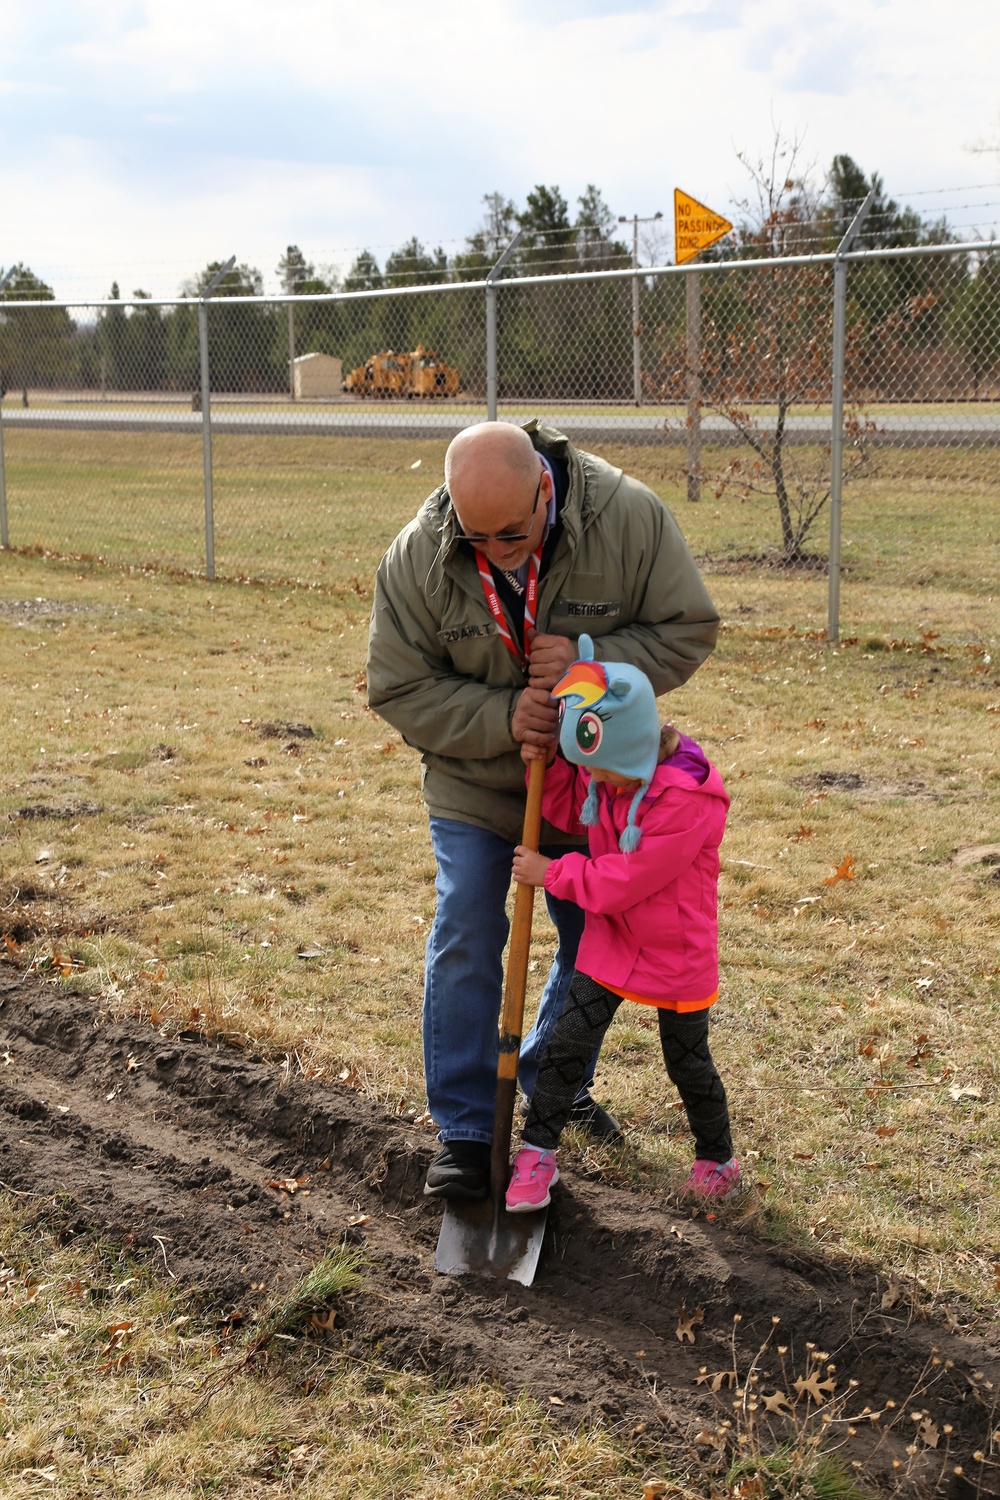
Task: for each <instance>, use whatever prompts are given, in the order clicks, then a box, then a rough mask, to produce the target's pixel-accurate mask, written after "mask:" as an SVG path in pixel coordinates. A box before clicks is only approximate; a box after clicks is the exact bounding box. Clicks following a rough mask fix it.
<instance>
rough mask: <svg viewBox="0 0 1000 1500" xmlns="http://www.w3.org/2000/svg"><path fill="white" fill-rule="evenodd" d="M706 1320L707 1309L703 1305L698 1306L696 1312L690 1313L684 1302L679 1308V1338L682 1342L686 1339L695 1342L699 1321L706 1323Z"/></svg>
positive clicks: (691, 1342)
mask: <svg viewBox="0 0 1000 1500" xmlns="http://www.w3.org/2000/svg"><path fill="white" fill-rule="evenodd" d="M704 1321H705V1309H704V1308H703V1307H696V1308H695V1310H694V1312H693V1313H691V1314H690V1315H689V1314H688V1312H687V1309H686V1308H685V1306H684V1304H683V1302H682V1303H681V1305H680V1307H679V1308H678V1309H677V1338H678V1340H679V1341H680V1343H682V1344H683V1342H684V1340H685V1339H687V1341H688V1343H690V1344H693V1343H694V1330H695V1329H696V1328H697V1326H698V1324H699V1323H704Z"/></svg>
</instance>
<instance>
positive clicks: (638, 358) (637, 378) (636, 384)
mask: <svg viewBox="0 0 1000 1500" xmlns="http://www.w3.org/2000/svg"><path fill="white" fill-rule="evenodd" d="M662 218H663V215H662V214H661V213H659V212H657V213H655V214H650V215H649V216H648V218H645V219H640V217H639V215H638V214H633V215H632V270H633V271H635V272H636V273H637V274H636V275H634V276H633V277H632V399H633V401H634V402H635V404H636V406H641V405H642V349H641V339H642V324H641V323H640V321H639V276H638V270H639V225H640V224H655V223H656V220H657V219H662ZM618 222H619V224H627V223H628V222H629V220H628V216H627V215H626V214H619V215H618Z"/></svg>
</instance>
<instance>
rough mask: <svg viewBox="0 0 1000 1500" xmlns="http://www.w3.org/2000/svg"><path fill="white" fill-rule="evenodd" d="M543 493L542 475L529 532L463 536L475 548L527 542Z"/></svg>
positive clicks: (536, 492) (537, 487)
mask: <svg viewBox="0 0 1000 1500" xmlns="http://www.w3.org/2000/svg"><path fill="white" fill-rule="evenodd" d="M541 493H542V475H541V473H539V475H538V483H537V484H536V486H535V498H534V500H533V501H532V503H531V515H530V516H529V517H528V529H527V531H499V532H492V533H491V532H484V533H479V532H472V531H462V532H461V535H462V537H463V538H464V539H465V541H467V542H471V543H472V545H473V546H474V547H485V546H486V545H487V544H488V543H490V542H526V541H528V539H529V537H530V536H531V528H532V526H533V525H534V521H535V511H536V510H537V509H538V497H539V495H540V494H541Z"/></svg>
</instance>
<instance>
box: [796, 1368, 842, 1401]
mask: <svg viewBox="0 0 1000 1500" xmlns="http://www.w3.org/2000/svg"><path fill="white" fill-rule="evenodd" d="M819 1377H820V1371H819V1370H813V1372H812V1374H811V1375H801V1376H800V1377H799V1379H798V1380H796V1381H795V1382H794V1385H795V1394H796V1396H797V1397H798V1399H799V1400H800V1401H801V1400H802V1397H803V1396H808V1397H809V1399H810V1400H811V1401H815V1403H816V1405H817V1406H822V1405H823V1403H824V1402H825V1401H828V1400H829V1399H830V1397H831V1396H832V1395H833V1394H834V1392H835V1391H836V1389H837V1382H836V1381H835V1380H820V1378H819Z"/></svg>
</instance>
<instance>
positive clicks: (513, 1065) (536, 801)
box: [434, 760, 546, 1286]
mask: <svg viewBox="0 0 1000 1500" xmlns="http://www.w3.org/2000/svg"><path fill="white" fill-rule="evenodd" d="M544 783H545V762H544V760H533V761H532V762H531V769H530V772H529V776H528V802H527V806H526V808H525V811H524V833H523V836H522V839H521V842H522V844H524V845H525V846H526V847H527V848H529V849H537V848H538V835H539V831H540V829H541V824H542V788H543V786H544ZM534 904H535V888H534V886H532V885H520V884H519V885H518V887H517V891H516V893H515V896H514V920H513V923H512V924H511V933H510V948H509V950H508V953H507V982H506V985H505V987H504V996H503V1012H502V1014H501V1018H500V1057H499V1061H498V1062H497V1093H496V1109H495V1112H494V1117H493V1155H492V1159H491V1163H490V1196H489V1198H487V1199H485V1201H484V1202H482V1203H460V1202H458V1203H456V1202H454V1201H452V1200H451V1199H448V1200H446V1202H445V1209H444V1218H443V1219H442V1221H441V1233H440V1235H439V1236H438V1243H437V1252H436V1254H435V1256H434V1269H435V1271H437V1272H439V1273H440V1275H442V1276H493V1277H495V1278H496V1279H497V1280H498V1281H519V1282H520V1283H521V1284H522V1286H530V1285H531V1283H532V1281H533V1280H534V1277H535V1267H536V1266H537V1264H538V1255H539V1252H540V1250H541V1248H542V1236H543V1235H544V1233H545V1219H546V1210H545V1209H544V1208H541V1209H537V1210H536V1211H535V1212H534V1213H527V1214H509V1213H508V1212H507V1210H506V1207H505V1206H504V1195H505V1193H506V1191H507V1180H508V1177H509V1174H510V1136H511V1127H512V1125H513V1123H514V1097H515V1094H516V1092H517V1059H518V1053H519V1052H520V1049H521V1027H522V1025H523V1022H524V990H525V985H526V982H527V977H528V950H529V948H530V946H531V914H532V910H533V908H534Z"/></svg>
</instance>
